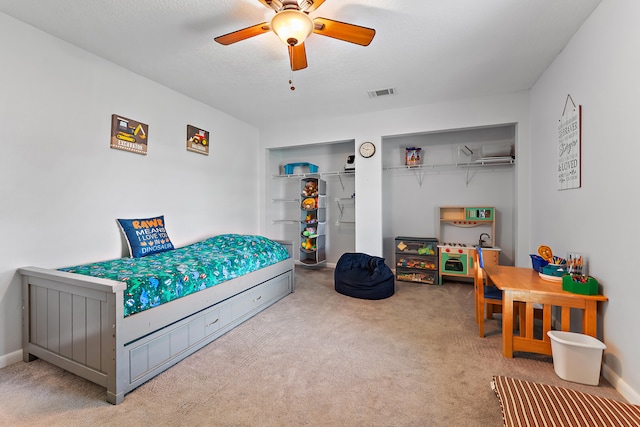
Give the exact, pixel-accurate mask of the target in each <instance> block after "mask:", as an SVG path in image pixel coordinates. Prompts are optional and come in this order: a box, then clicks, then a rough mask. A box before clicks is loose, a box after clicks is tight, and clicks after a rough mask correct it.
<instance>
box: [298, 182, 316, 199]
mask: <svg viewBox="0 0 640 427" xmlns="http://www.w3.org/2000/svg"><path fill="white" fill-rule="evenodd" d="M302 195H303V196H306V197H315V196H317V195H318V183H317V182H316V181H307V183H306V184H305V185H304V188H303V189H302Z"/></svg>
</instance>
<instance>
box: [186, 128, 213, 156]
mask: <svg viewBox="0 0 640 427" xmlns="http://www.w3.org/2000/svg"><path fill="white" fill-rule="evenodd" d="M209 143H210V141H209V132H208V131H206V130H202V129H198V128H197V127H195V126H191V125H187V151H193V152H195V153H200V154H204V155H206V156H208V155H209V145H210V144H209Z"/></svg>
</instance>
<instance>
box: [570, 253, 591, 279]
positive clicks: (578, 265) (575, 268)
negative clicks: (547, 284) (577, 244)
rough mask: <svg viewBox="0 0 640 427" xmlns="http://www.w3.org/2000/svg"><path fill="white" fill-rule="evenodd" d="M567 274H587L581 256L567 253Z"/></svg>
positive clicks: (584, 262) (583, 259) (584, 261)
mask: <svg viewBox="0 0 640 427" xmlns="http://www.w3.org/2000/svg"><path fill="white" fill-rule="evenodd" d="M567 273H569V274H571V275H576V276H582V275H586V274H587V266H586V259H585V258H584V257H583V256H582V254H579V253H575V252H569V255H567Z"/></svg>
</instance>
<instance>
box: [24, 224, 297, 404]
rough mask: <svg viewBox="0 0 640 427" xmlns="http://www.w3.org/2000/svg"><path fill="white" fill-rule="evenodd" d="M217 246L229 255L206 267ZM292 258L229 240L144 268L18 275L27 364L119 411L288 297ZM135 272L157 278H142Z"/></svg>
mask: <svg viewBox="0 0 640 427" xmlns="http://www.w3.org/2000/svg"><path fill="white" fill-rule="evenodd" d="M214 240H215V242H216V244H217V243H220V241H222V242H223V243H222V245H221V246H220V247H222V248H227V249H230V251H229V253H230V254H231V255H225V253H224V251H223V250H222V249H216V251H217V253H216V254H215V257H216V259H215V261H207V256H206V250H209V248H210V247H212V246H215V245H214V242H213V241H214ZM257 242H259V243H257ZM263 244H266V245H267V246H266V248H265V247H264V246H260V245H263ZM225 245H226V246H225ZM269 245H270V246H269ZM256 247H258V252H259V253H258V254H256V252H255V251H254V249H256ZM205 249H206V250H205ZM245 249H249V250H250V252H244V251H245ZM292 250H293V243H292V242H283V241H273V240H270V239H266V238H263V237H260V236H247V235H236V234H229V235H221V236H214V237H213V238H211V239H206V240H204V241H202V242H198V243H195V244H193V245H188V246H186V247H184V248H179V249H174V250H170V251H164V252H162V253H154V254H151V255H149V256H145V257H141V258H122V259H119V260H111V261H105V262H102V263H93V264H87V265H84V266H75V267H65V268H62V269H46V268H39V267H24V268H20V269H19V272H20V274H21V275H22V299H23V314H22V320H23V322H22V323H23V358H24V360H25V362H29V361H32V360H34V359H36V358H41V359H43V360H46V361H47V362H49V363H52V364H54V365H56V366H58V367H60V368H62V369H65V370H67V371H69V372H72V373H74V374H76V375H79V376H81V377H83V378H86V379H87V380H89V381H92V382H95V383H97V384H99V385H101V386H104V387H105V388H106V391H107V401H108V402H110V403H112V404H118V403H121V402H122V401H123V399H124V396H125V394H126V393H128V392H130V391H131V390H133V389H135V388H136V387H138V386H140V385H141V384H143V383H144V382H146V381H148V380H150V379H151V378H153V377H154V376H156V375H158V374H159V373H161V372H162V371H164V370H166V369H168V368H169V367H171V366H173V365H174V364H176V363H178V362H179V361H180V360H182V359H184V358H185V357H187V356H189V355H190V354H192V353H193V352H195V351H197V350H198V349H200V348H202V347H203V346H205V345H207V344H209V343H210V342H212V341H213V340H215V339H216V338H218V337H220V336H221V335H223V334H225V333H226V332H228V331H230V330H231V329H233V328H234V327H236V326H237V325H239V324H240V323H242V322H244V321H245V320H247V319H249V318H251V317H252V316H254V315H255V314H257V313H258V312H260V311H262V310H264V309H265V308H267V307H269V306H270V305H272V304H274V303H275V302H276V301H278V300H280V299H281V298H283V297H285V296H286V295H288V294H289V293H292V292H293V291H294V287H295V284H294V260H293V257H292ZM274 252H284V255H281V256H279V257H275V256H274V255H273V253H274ZM212 256H213V255H212ZM139 262H144V263H146V264H147V267H149V266H150V267H149V268H151V269H152V272H151V273H149V272H148V271H146V272H145V271H143V270H140V271H138V270H136V268H137V267H136V265H137V263H139ZM207 262H208V263H209V264H207ZM238 265H239V266H240V269H239V271H237V269H236V268H235V267H237V266H238ZM80 273H83V274H80ZM172 273H173V275H172ZM87 274H90V275H87ZM209 279H211V280H209ZM143 284H145V286H146V287H145V286H143Z"/></svg>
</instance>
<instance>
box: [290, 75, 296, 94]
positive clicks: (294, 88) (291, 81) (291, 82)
mask: <svg viewBox="0 0 640 427" xmlns="http://www.w3.org/2000/svg"><path fill="white" fill-rule="evenodd" d="M289 84H290V85H291V87H290V89H291V90H296V87H295V86H294V85H293V70H291V71H289Z"/></svg>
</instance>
